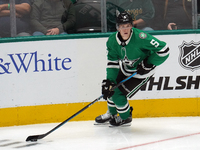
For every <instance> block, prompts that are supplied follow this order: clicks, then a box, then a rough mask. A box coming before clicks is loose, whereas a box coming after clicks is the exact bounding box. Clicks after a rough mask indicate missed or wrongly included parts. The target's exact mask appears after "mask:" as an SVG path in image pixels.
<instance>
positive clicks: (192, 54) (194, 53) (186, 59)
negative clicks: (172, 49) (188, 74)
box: [179, 41, 200, 71]
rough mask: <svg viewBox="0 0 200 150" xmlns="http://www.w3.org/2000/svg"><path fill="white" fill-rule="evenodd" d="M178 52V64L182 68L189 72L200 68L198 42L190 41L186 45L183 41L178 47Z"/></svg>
mask: <svg viewBox="0 0 200 150" xmlns="http://www.w3.org/2000/svg"><path fill="white" fill-rule="evenodd" d="M179 50H180V55H179V63H180V65H181V66H182V67H183V68H185V69H189V70H191V71H194V70H197V69H199V68H200V42H197V43H195V42H194V41H191V42H190V43H187V42H185V41H183V43H182V44H181V45H180V46H179Z"/></svg>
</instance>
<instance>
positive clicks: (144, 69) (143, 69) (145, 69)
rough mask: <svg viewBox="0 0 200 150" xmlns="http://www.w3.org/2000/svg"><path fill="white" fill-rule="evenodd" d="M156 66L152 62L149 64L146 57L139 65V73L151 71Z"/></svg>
mask: <svg viewBox="0 0 200 150" xmlns="http://www.w3.org/2000/svg"><path fill="white" fill-rule="evenodd" d="M155 67H156V66H155V65H152V64H147V59H144V60H143V61H142V62H141V63H140V64H138V66H137V74H140V75H144V74H147V73H149V72H150V71H151V70H153V69H154V68H155Z"/></svg>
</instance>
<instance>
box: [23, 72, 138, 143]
mask: <svg viewBox="0 0 200 150" xmlns="http://www.w3.org/2000/svg"><path fill="white" fill-rule="evenodd" d="M134 75H136V73H134V74H132V75H131V76H129V77H128V78H126V79H124V80H122V81H121V82H120V83H118V84H117V85H116V86H114V87H113V88H112V89H111V90H114V89H116V88H117V87H119V86H120V85H121V84H123V83H124V82H126V81H127V80H129V79H130V78H132V77H133V76H134ZM102 97H103V95H101V96H100V97H98V98H97V99H95V100H94V101H92V102H91V103H89V104H88V105H87V106H85V107H84V108H82V109H81V110H79V111H78V112H77V113H75V114H74V115H72V116H71V117H69V118H68V119H66V120H65V121H63V122H62V123H60V124H59V125H57V126H56V127H54V128H53V129H52V130H50V131H48V132H47V133H45V134H40V135H31V136H28V137H27V139H26V141H31V142H35V141H37V140H38V139H42V138H44V137H46V136H47V135H49V134H50V133H52V132H53V131H55V130H56V129H58V128H59V127H61V126H62V125H64V124H65V123H67V122H68V121H69V120H71V119H72V118H74V117H75V116H77V115H78V114H80V113H81V112H82V111H84V110H85V109H87V108H88V107H90V106H91V105H93V104H94V103H95V102H97V101H99V100H100V99H101V98H102Z"/></svg>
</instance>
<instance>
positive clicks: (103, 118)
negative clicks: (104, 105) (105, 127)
mask: <svg viewBox="0 0 200 150" xmlns="http://www.w3.org/2000/svg"><path fill="white" fill-rule="evenodd" d="M110 119H111V114H110V113H109V111H107V112H106V113H105V114H103V115H99V116H98V117H96V118H95V123H94V124H95V125H99V124H108V123H109V121H110Z"/></svg>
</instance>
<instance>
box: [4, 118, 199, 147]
mask: <svg viewBox="0 0 200 150" xmlns="http://www.w3.org/2000/svg"><path fill="white" fill-rule="evenodd" d="M58 124H59V123H51V124H37V125H27V126H15V127H2V128H0V150H13V149H19V150H24V149H25V150H199V149H200V117H167V118H141V119H135V118H134V119H133V122H132V126H130V127H115V128H110V127H108V125H104V126H101V125H93V124H94V121H80V122H67V123H66V124H65V125H63V126H61V127H60V128H59V129H57V130H55V131H54V132H52V133H51V134H49V135H48V136H46V137H44V138H43V139H40V140H38V141H37V142H25V140H26V138H27V137H28V136H29V135H38V134H44V133H46V132H48V131H49V130H51V129H52V128H54V127H55V126H57V125H58Z"/></svg>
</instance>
